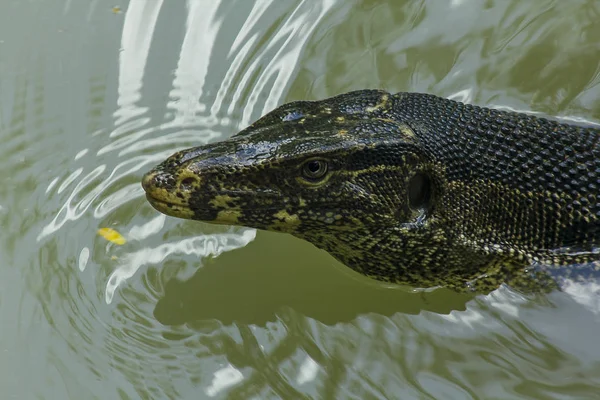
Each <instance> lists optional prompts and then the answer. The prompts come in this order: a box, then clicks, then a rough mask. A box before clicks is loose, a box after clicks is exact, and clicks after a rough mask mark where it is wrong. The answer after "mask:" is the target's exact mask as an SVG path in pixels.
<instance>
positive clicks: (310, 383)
mask: <svg viewBox="0 0 600 400" xmlns="http://www.w3.org/2000/svg"><path fill="white" fill-rule="evenodd" d="M115 3H116V2H115ZM115 3H113V2H107V1H103V0H93V1H74V0H65V1H59V0H47V1H43V0H37V1H21V0H2V1H0V143H1V144H0V171H1V175H0V176H1V178H0V183H1V184H0V223H1V226H2V234H0V398H1V399H138V398H142V399H202V398H216V399H277V398H283V399H301V398H312V399H338V398H339V399H344V398H351V399H371V398H400V399H412V398H416V399H421V398H424V399H427V398H438V399H470V398H485V399H491V398H493V399H508V398H530V399H546V398H556V399H580V398H594V397H595V398H600V395H599V393H600V346H599V345H598V336H599V334H600V295H599V294H598V293H597V292H596V293H594V292H593V290H594V289H593V288H592V290H591V293H589V292H586V291H585V290H586V289H585V288H581V289H578V290H575V291H571V292H556V293H552V294H550V295H548V296H544V297H534V298H532V297H524V296H522V295H519V294H517V293H515V292H513V291H511V290H510V289H509V288H500V289H499V290H497V291H495V292H493V293H492V294H490V295H488V296H479V297H474V298H473V297H465V296H463V295H458V294H455V293H452V292H450V291H447V290H437V291H433V292H419V293H412V292H411V291H410V290H408V289H399V288H386V287H383V286H381V285H378V284H375V283H373V282H371V281H369V280H367V279H364V278H362V277H358V276H356V275H355V274H353V273H351V272H349V270H348V269H347V268H344V267H343V266H341V265H339V264H338V263H337V262H336V261H335V260H333V259H332V258H331V257H330V256H329V255H327V254H326V253H324V252H322V251H319V250H317V249H315V248H314V247H312V246H311V245H309V244H307V243H305V242H302V241H300V240H298V239H295V238H292V237H290V236H286V235H277V234H272V233H265V232H256V231H254V230H249V229H240V228H228V227H215V226H210V225H207V224H203V223H194V222H190V221H182V220H176V219H173V218H168V217H165V216H163V215H160V214H158V213H157V212H155V211H154V210H153V209H152V208H151V207H150V206H149V204H147V202H146V200H145V198H144V196H143V191H142V189H141V187H140V185H139V180H140V178H141V176H142V175H143V173H144V172H145V171H146V170H148V169H150V168H151V167H152V166H153V165H154V164H156V163H158V162H160V161H161V160H162V159H164V158H165V157H166V156H168V155H169V154H171V153H173V152H174V151H176V150H179V149H182V148H185V147H190V146H194V145H200V144H203V143H207V142H209V141H215V140H219V139H223V138H226V137H228V136H229V135H232V134H233V133H235V132H236V131H238V130H239V129H241V128H243V127H245V126H246V125H248V124H249V123H250V122H252V121H253V120H254V119H256V118H258V117H259V116H260V115H261V114H263V113H264V112H266V111H268V110H270V109H272V108H274V107H275V106H277V105H279V104H281V103H283V102H285V101H289V100H296V99H319V98H323V97H327V96H331V95H334V94H338V93H341V92H345V91H349V90H352V89H362V88H383V89H387V90H389V91H422V92H430V93H434V94H438V95H442V96H446V97H452V98H455V99H459V100H464V101H469V102H473V103H476V104H479V105H486V106H504V107H510V108H513V109H518V110H525V111H535V112H541V113H544V114H549V115H557V116H562V117H569V118H582V119H586V120H589V121H600V67H599V65H600V39H599V38H600V24H598V21H599V20H600V3H599V2H597V1H594V0H590V1H569V2H567V1H541V0H540V1H518V0H514V1H508V0H507V1H491V0H490V1H484V0H481V1H479V0H451V1H450V0H448V1H438V0H430V1H358V0H356V1H347V0H322V1H312V0H305V1H291V0H290V1H285V0H270V1H269V0H265V1H250V0H237V1H230V0H227V1H225V0H221V1H217V0H210V1H209V0H205V1H194V0H189V1H187V2H184V1H163V0H132V1H131V2H129V3H126V2H123V3H120V4H115ZM115 6H118V7H119V8H113V7H115ZM106 227H110V228H113V229H116V230H117V231H119V232H120V233H121V234H122V235H123V236H124V237H125V238H126V240H127V242H126V243H125V244H124V245H117V244H114V243H111V242H109V241H107V240H105V239H104V238H102V237H101V236H99V235H98V234H97V230H98V229H99V228H106ZM596 290H597V289H596Z"/></svg>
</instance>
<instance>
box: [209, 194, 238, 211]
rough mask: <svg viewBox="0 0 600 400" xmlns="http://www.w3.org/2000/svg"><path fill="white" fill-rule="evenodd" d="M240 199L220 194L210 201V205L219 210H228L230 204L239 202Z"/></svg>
mask: <svg viewBox="0 0 600 400" xmlns="http://www.w3.org/2000/svg"><path fill="white" fill-rule="evenodd" d="M238 199H239V197H235V198H233V197H231V196H230V195H228V194H218V195H216V196H215V197H214V198H213V199H212V200H211V201H209V203H210V204H211V205H213V206H215V207H218V208H226V207H229V204H230V203H231V202H232V201H233V200H238Z"/></svg>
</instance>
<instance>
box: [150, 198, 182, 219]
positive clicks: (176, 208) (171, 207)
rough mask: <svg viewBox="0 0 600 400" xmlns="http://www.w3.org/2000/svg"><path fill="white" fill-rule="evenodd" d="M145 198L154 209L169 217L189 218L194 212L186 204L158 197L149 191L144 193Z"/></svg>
mask: <svg viewBox="0 0 600 400" xmlns="http://www.w3.org/2000/svg"><path fill="white" fill-rule="evenodd" d="M146 199H147V200H148V203H150V205H151V206H152V207H153V208H154V209H155V210H156V211H159V212H161V213H163V214H166V215H169V216H171V217H178V218H186V219H189V218H191V217H192V216H193V215H194V212H193V211H192V210H191V209H190V208H189V207H188V206H187V205H184V204H180V203H175V202H170V201H165V200H163V199H158V198H156V197H154V196H152V194H150V193H146Z"/></svg>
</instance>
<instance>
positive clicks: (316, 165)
mask: <svg viewBox="0 0 600 400" xmlns="http://www.w3.org/2000/svg"><path fill="white" fill-rule="evenodd" d="M326 173H327V161H324V160H309V161H307V162H305V163H304V166H303V167H302V175H304V177H305V178H306V179H308V180H313V181H314V180H316V179H319V178H322V177H323V176H325V174H326Z"/></svg>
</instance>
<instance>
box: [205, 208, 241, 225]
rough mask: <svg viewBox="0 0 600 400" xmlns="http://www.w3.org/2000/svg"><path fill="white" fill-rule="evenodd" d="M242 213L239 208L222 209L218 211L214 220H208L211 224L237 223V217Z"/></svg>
mask: <svg viewBox="0 0 600 400" xmlns="http://www.w3.org/2000/svg"><path fill="white" fill-rule="evenodd" d="M241 215H242V212H241V211H240V210H223V211H219V213H218V214H217V217H216V218H215V220H214V221H210V222H212V223H213V224H223V225H239V223H240V221H239V218H240V216H241Z"/></svg>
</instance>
